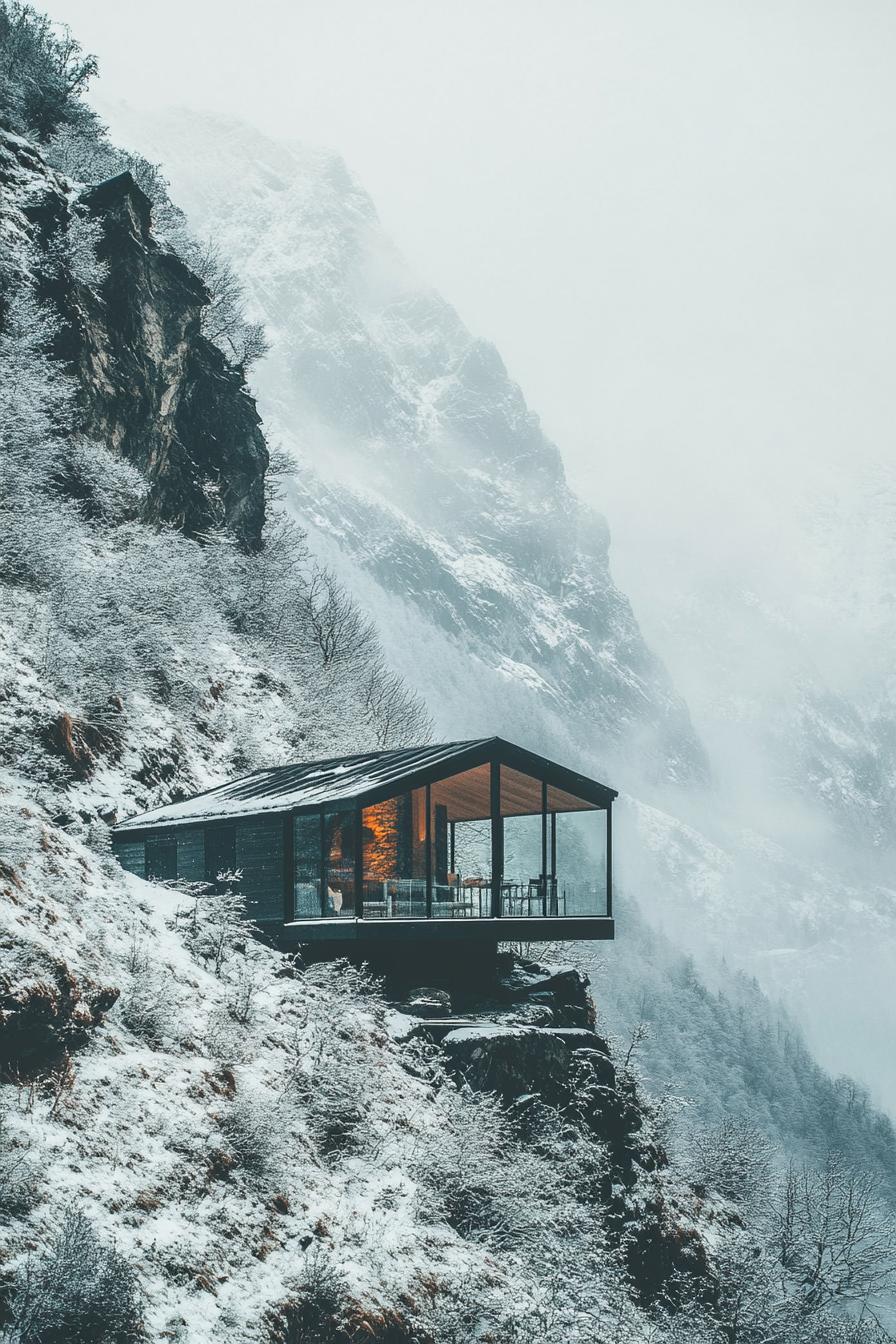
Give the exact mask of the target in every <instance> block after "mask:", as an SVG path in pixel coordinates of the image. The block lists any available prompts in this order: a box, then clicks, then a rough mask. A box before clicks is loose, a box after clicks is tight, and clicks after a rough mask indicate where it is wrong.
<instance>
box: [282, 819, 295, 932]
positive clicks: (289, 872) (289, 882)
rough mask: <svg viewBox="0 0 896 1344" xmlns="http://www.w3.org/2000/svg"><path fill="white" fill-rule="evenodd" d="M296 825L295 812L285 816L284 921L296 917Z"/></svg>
mask: <svg viewBox="0 0 896 1344" xmlns="http://www.w3.org/2000/svg"><path fill="white" fill-rule="evenodd" d="M295 879H296V826H295V820H294V818H293V814H292V813H291V812H287V814H286V816H285V817H284V818H283V922H284V923H285V924H288V923H289V922H290V920H293V919H295V917H296V889H295Z"/></svg>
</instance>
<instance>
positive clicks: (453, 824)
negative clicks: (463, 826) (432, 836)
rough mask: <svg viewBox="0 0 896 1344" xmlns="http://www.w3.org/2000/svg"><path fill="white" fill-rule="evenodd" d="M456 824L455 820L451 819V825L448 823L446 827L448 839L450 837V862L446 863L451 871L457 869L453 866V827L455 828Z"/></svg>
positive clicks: (453, 871)
mask: <svg viewBox="0 0 896 1344" xmlns="http://www.w3.org/2000/svg"><path fill="white" fill-rule="evenodd" d="M456 825H457V822H456V821H452V823H451V825H450V826H449V828H448V834H449V836H450V839H451V856H450V862H449V864H448V867H449V868H450V869H451V871H452V873H455V872H457V869H456V868H455V866H454V828H455V826H456Z"/></svg>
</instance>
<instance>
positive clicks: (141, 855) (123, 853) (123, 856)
mask: <svg viewBox="0 0 896 1344" xmlns="http://www.w3.org/2000/svg"><path fill="white" fill-rule="evenodd" d="M112 853H113V854H114V855H115V857H116V859H117V860H118V862H119V863H120V864H121V866H122V868H124V870H125V871H126V872H128V873H136V874H137V876H138V877H145V876H146V846H145V844H144V842H143V841H142V840H128V839H127V838H126V837H124V836H122V837H121V839H118V838H117V837H113V839H112Z"/></svg>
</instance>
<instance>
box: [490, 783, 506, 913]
mask: <svg viewBox="0 0 896 1344" xmlns="http://www.w3.org/2000/svg"><path fill="white" fill-rule="evenodd" d="M489 800H490V801H489V811H490V812H491V819H492V919H500V918H501V914H502V910H501V905H502V900H501V897H502V889H503V884H504V818H503V817H502V816H501V766H500V765H499V763H498V762H497V761H492V763H491V773H490V778H489Z"/></svg>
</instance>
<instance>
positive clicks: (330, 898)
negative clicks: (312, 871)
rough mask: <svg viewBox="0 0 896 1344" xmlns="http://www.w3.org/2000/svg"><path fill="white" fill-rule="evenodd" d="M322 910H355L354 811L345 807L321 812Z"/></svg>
mask: <svg viewBox="0 0 896 1344" xmlns="http://www.w3.org/2000/svg"><path fill="white" fill-rule="evenodd" d="M323 826H324V865H325V882H326V887H325V890H324V902H325V905H324V914H327V915H353V914H354V913H355V814H354V811H349V810H348V809H341V810H336V811H333V812H325V813H324V818H323Z"/></svg>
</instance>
